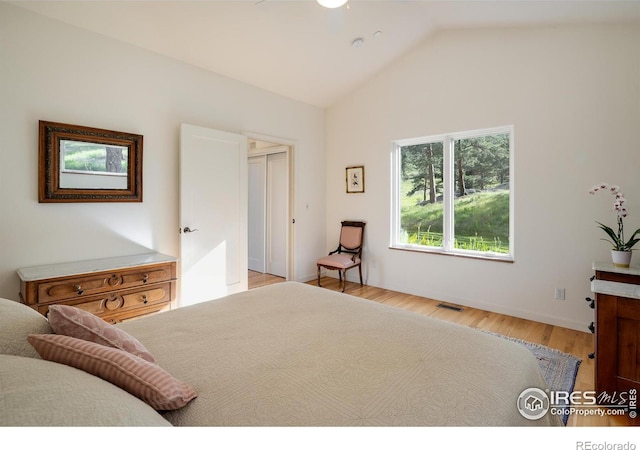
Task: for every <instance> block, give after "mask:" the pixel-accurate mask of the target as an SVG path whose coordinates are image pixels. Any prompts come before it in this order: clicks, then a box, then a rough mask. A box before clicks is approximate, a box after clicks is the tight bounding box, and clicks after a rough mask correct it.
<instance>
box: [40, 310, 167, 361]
mask: <svg viewBox="0 0 640 450" xmlns="http://www.w3.org/2000/svg"><path fill="white" fill-rule="evenodd" d="M47 318H48V319H49V325H50V326H51V329H52V330H53V332H54V333H56V334H63V335H65V336H71V337H75V338H78V339H84V340H85V341H91V342H95V343H96V344H102V345H106V346H107V347H114V348H118V349H120V350H124V351H125V352H129V353H132V354H134V355H136V356H139V357H140V358H142V359H146V360H147V361H149V362H155V358H154V357H153V355H152V354H151V353H149V351H148V350H147V349H146V348H145V347H144V345H142V344H141V343H140V341H138V340H137V339H136V338H134V337H133V336H131V335H130V334H129V333H127V332H125V331H122V330H121V329H119V328H116V327H114V326H113V325H111V324H110V323H107V322H105V321H104V320H102V319H101V318H100V317H98V316H95V315H93V314H91V313H90V312H88V311H85V310H83V309H80V308H76V307H74V306H68V305H51V306H49V314H48V315H47Z"/></svg>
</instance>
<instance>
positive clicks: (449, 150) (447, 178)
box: [389, 125, 515, 262]
mask: <svg viewBox="0 0 640 450" xmlns="http://www.w3.org/2000/svg"><path fill="white" fill-rule="evenodd" d="M493 134H508V135H509V250H510V253H509V254H504V253H492V252H479V251H475V250H464V249H457V248H454V236H453V222H452V220H451V218H452V214H450V213H446V211H453V200H454V197H455V195H454V192H455V186H454V177H453V176H452V175H453V168H454V167H453V164H454V161H453V145H454V141H456V140H458V139H465V138H473V137H482V136H489V135H493ZM435 141H442V142H443V150H444V155H443V165H444V167H443V183H444V200H443V202H445V203H443V207H444V209H445V214H444V224H443V234H444V239H443V243H442V245H443V246H442V247H428V246H424V245H417V244H405V243H401V242H399V240H398V238H399V236H400V231H401V226H400V208H401V201H400V196H401V195H402V193H401V192H400V191H401V189H400V181H401V180H400V164H401V160H400V148H401V147H406V146H410V145H416V144H421V143H424V142H435ZM513 149H514V127H513V125H509V126H502V127H495V128H485V129H481V130H473V131H463V132H456V133H447V134H441V135H434V136H425V137H421V138H411V139H400V140H396V141H393V142H392V148H391V183H392V185H391V214H390V216H391V226H390V231H391V236H390V241H389V242H390V245H389V248H391V249H397V250H408V251H416V252H424V253H435V254H444V255H452V256H463V257H469V258H479V259H486V260H492V261H504V262H513V261H515V239H514V236H515V234H514V231H515V221H514V218H515V191H514V186H515V182H514V178H515V172H514V167H515V161H514V151H513Z"/></svg>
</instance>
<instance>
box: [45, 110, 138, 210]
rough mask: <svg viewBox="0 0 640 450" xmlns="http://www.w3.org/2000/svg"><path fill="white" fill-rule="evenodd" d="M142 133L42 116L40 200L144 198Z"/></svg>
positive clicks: (131, 199) (119, 200) (51, 201)
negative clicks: (54, 119)
mask: <svg viewBox="0 0 640 450" xmlns="http://www.w3.org/2000/svg"><path fill="white" fill-rule="evenodd" d="M142 142H143V138H142V135H139V134H132V133H126V132H121V131H111V130H103V129H100V128H91V127H85V126H80V125H70V124H65V123H57V122H47V121H44V120H41V121H40V131H39V156H38V201H39V202H40V203H71V202H141V201H142Z"/></svg>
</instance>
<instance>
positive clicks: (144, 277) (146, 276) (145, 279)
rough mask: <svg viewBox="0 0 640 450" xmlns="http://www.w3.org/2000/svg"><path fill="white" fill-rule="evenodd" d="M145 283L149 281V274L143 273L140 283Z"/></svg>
mask: <svg viewBox="0 0 640 450" xmlns="http://www.w3.org/2000/svg"><path fill="white" fill-rule="evenodd" d="M147 281H149V274H147V273H145V274H144V275H142V282H143V283H146V282H147Z"/></svg>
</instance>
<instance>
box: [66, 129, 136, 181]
mask: <svg viewBox="0 0 640 450" xmlns="http://www.w3.org/2000/svg"><path fill="white" fill-rule="evenodd" d="M128 152H129V149H128V148H127V147H124V146H121V145H106V144H97V143H92V142H81V141H72V140H64V139H61V140H60V187H61V188H70V189H126V188H127V163H128Z"/></svg>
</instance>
